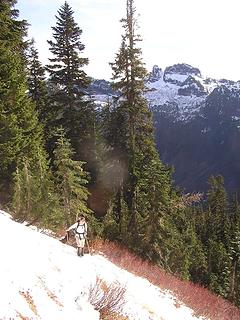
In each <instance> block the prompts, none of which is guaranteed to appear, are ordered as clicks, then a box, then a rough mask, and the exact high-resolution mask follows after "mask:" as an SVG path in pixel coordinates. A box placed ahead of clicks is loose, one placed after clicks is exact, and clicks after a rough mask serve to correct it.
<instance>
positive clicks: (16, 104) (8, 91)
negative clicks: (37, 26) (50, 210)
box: [0, 1, 42, 188]
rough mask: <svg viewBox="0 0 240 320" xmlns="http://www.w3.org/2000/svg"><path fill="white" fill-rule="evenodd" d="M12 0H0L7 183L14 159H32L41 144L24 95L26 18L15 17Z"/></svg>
mask: <svg viewBox="0 0 240 320" xmlns="http://www.w3.org/2000/svg"><path fill="white" fill-rule="evenodd" d="M15 2H16V1H1V3H0V40H1V41H0V157H1V168H0V176H1V178H2V179H5V180H6V181H7V183H9V181H11V175H12V173H13V172H14V171H15V169H16V164H17V161H20V162H21V159H23V158H24V157H27V158H29V159H35V160H36V159H37V155H38V152H39V148H41V146H42V138H41V135H42V130H41V128H40V126H39V124H38V118H37V113H36V111H35V107H34V104H33V103H32V102H31V100H30V99H29V97H28V96H27V95H26V92H27V82H26V73H25V69H26V66H25V58H24V54H23V53H24V50H25V47H26V45H25V43H24V41H23V37H24V36H25V35H26V22H25V21H19V20H17V17H18V11H17V10H15V9H14V8H13V6H14V4H15ZM5 188H6V185H5Z"/></svg>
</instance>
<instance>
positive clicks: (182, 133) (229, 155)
mask: <svg viewBox="0 0 240 320" xmlns="http://www.w3.org/2000/svg"><path fill="white" fill-rule="evenodd" d="M145 83H146V87H147V91H146V93H145V97H146V99H147V101H148V104H149V108H150V110H151V111H152V112H153V120H154V127H155V136H156V144H157V148H158V151H159V153H160V157H161V159H162V160H163V161H164V162H165V163H166V164H168V165H170V166H173V167H174V168H175V172H174V175H173V178H174V181H175V183H176V184H177V185H178V186H180V187H182V188H183V189H184V190H186V191H187V192H198V191H206V190H207V188H208V184H207V180H208V178H209V177H210V175H219V174H220V175H222V176H223V177H224V178H225V186H226V189H227V190H229V191H231V192H232V191H234V192H235V191H237V190H239V188H240V166H239V165H238V162H239V159H240V144H239V142H238V141H240V81H232V80H227V79H219V80H217V79H213V78H209V77H208V78H206V77H204V76H202V74H201V71H200V70H199V69H198V68H195V67H192V66H191V65H189V64H186V63H179V64H175V65H173V66H169V67H167V68H165V69H164V70H162V69H161V68H159V67H158V66H157V65H154V66H153V68H152V71H151V72H150V73H149V74H148V77H147V78H146V81H145ZM98 87H100V89H101V90H100V89H98ZM91 88H92V89H91ZM93 88H94V90H93ZM89 89H90V90H89V92H90V94H91V96H92V98H93V100H94V101H95V103H96V104H97V105H99V106H103V105H105V104H106V103H107V102H108V101H111V99H112V98H113V97H114V96H116V95H117V93H115V92H113V91H112V89H111V86H110V82H106V81H105V80H94V81H93V83H92V85H91V87H90V88H89ZM103 89H104V90H103ZM110 90H111V91H110Z"/></svg>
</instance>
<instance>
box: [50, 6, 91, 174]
mask: <svg viewBox="0 0 240 320" xmlns="http://www.w3.org/2000/svg"><path fill="white" fill-rule="evenodd" d="M73 14H74V12H73V10H72V9H71V7H70V6H69V4H68V3H67V2H65V3H64V4H63V6H61V8H60V9H59V10H58V15H57V16H56V19H57V22H56V26H55V27H52V29H53V31H54V33H53V38H54V40H50V41H48V43H49V45H50V51H51V53H52V56H53V57H52V58H50V59H49V60H50V62H51V64H49V65H47V67H46V69H47V71H48V72H49V75H50V77H49V81H50V89H51V99H52V102H51V111H50V112H51V113H52V117H51V118H52V119H51V121H50V122H49V123H48V126H49V127H60V126H62V127H63V128H64V130H65V131H66V134H67V138H68V139H70V141H71V145H72V147H73V148H74V150H75V155H74V157H75V159H76V160H84V161H87V162H88V163H87V166H88V168H90V170H91V171H93V167H94V162H95V160H96V156H95V151H94V143H95V121H96V120H95V110H94V106H93V104H92V103H91V101H90V99H89V98H86V92H85V89H86V87H87V86H88V85H89V83H90V78H89V77H88V76H87V75H86V73H85V71H84V70H83V68H84V67H85V66H86V65H87V64H88V59H87V58H83V57H82V56H81V55H82V52H83V50H84V45H83V44H82V42H81V34H82V30H81V29H80V28H79V27H78V25H77V23H76V22H75V20H74V17H73ZM52 147H53V146H50V149H51V148H52Z"/></svg>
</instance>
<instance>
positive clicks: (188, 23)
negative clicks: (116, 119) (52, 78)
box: [17, 0, 240, 80]
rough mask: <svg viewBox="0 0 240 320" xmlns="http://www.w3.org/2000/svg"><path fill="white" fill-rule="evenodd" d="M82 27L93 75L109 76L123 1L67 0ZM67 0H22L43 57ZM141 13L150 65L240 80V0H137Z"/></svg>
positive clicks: (118, 38) (44, 58)
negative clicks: (189, 68)
mask: <svg viewBox="0 0 240 320" xmlns="http://www.w3.org/2000/svg"><path fill="white" fill-rule="evenodd" d="M67 2H68V3H69V5H70V6H71V7H72V9H73V11H74V12H75V14H74V18H75V21H76V22H77V23H78V25H79V27H80V28H81V29H82V30H83V33H82V42H83V43H84V44H85V46H86V48H85V50H84V56H85V57H88V58H89V66H88V67H87V69H86V71H87V73H88V75H89V76H92V77H95V78H105V79H109V78H110V77H111V68H110V66H109V62H113V61H114V56H115V53H116V52H117V51H118V49H119V47H120V43H121V34H122V29H121V23H120V22H119V20H120V19H121V18H123V17H125V6H126V1H125V0H68V1H67ZM63 3H64V0H18V3H17V8H18V9H19V10H20V17H21V18H24V19H26V20H27V21H28V22H29V23H30V24H31V26H30V27H29V37H34V39H35V41H36V47H37V48H38V50H39V56H40V60H41V61H42V62H43V63H44V64H45V63H47V59H48V57H50V54H49V50H48V44H47V42H46V40H50V39H52V30H51V26H55V24H56V18H55V15H56V14H57V10H58V9H59V8H60V7H61V6H62V5H63ZM135 5H136V8H137V12H138V13H139V19H138V20H139V25H140V30H139V33H140V34H141V36H142V39H143V41H142V43H141V45H142V49H143V59H144V62H145V63H146V67H147V69H148V70H151V68H152V66H153V65H155V64H157V65H159V67H161V68H163V69H164V68H165V67H166V66H169V65H173V64H175V63H188V64H190V65H192V66H193V67H198V68H199V69H200V71H201V72H202V74H203V75H204V76H209V77H213V78H217V79H220V78H226V79H231V80H240V18H239V14H240V1H239V0H148V1H146V0H135Z"/></svg>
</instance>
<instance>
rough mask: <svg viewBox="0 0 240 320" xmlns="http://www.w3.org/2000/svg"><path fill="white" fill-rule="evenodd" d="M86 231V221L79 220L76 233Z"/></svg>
mask: <svg viewBox="0 0 240 320" xmlns="http://www.w3.org/2000/svg"><path fill="white" fill-rule="evenodd" d="M85 232H86V222H84V224H80V222H78V225H77V227H76V229H75V233H76V234H84V233H85Z"/></svg>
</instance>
